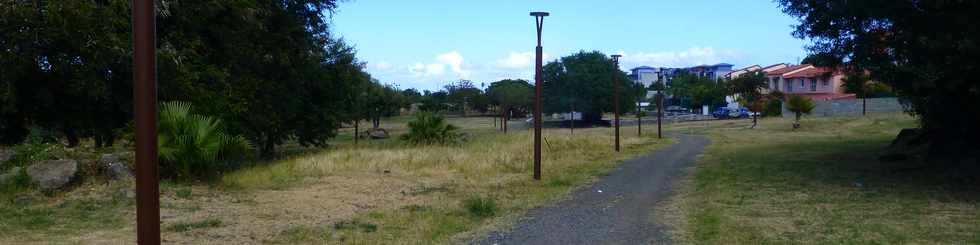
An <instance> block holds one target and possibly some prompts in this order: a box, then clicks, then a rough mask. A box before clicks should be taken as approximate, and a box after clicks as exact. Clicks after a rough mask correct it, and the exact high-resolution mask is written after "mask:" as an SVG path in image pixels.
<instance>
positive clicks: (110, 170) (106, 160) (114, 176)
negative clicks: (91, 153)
mask: <svg viewBox="0 0 980 245" xmlns="http://www.w3.org/2000/svg"><path fill="white" fill-rule="evenodd" d="M99 166H102V167H104V168H105V175H106V177H107V178H109V180H129V179H133V172H132V171H130V169H129V166H127V165H126V162H124V161H123V160H121V159H120V158H119V155H116V154H102V156H101V157H99Z"/></svg>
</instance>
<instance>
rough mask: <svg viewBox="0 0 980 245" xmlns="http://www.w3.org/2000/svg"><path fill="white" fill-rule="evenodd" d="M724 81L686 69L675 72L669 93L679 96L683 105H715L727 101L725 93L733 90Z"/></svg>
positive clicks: (693, 106) (692, 106)
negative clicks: (698, 74)
mask: <svg viewBox="0 0 980 245" xmlns="http://www.w3.org/2000/svg"><path fill="white" fill-rule="evenodd" d="M726 85H727V84H726V83H724V82H723V81H719V80H713V79H710V78H706V77H699V76H697V75H696V74H691V73H688V72H684V71H679V72H677V73H675V75H674V79H673V80H672V82H671V86H670V87H668V88H667V93H669V94H672V95H674V96H675V97H678V98H679V99H680V100H681V105H682V106H685V107H690V108H695V107H700V106H702V105H707V106H709V107H715V106H718V105H723V104H724V103H725V95H728V94H729V93H730V92H731V91H730V89H729V88H728V87H727V86H726Z"/></svg>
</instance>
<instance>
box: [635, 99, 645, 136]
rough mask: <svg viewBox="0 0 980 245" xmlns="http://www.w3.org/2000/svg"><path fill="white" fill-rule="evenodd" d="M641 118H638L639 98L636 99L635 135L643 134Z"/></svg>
mask: <svg viewBox="0 0 980 245" xmlns="http://www.w3.org/2000/svg"><path fill="white" fill-rule="evenodd" d="M642 125H643V119H642V118H640V100H639V99H637V100H636V136H643V126H642Z"/></svg>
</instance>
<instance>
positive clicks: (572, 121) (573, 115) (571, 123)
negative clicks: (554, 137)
mask: <svg viewBox="0 0 980 245" xmlns="http://www.w3.org/2000/svg"><path fill="white" fill-rule="evenodd" d="M571 107H572V112H569V114H570V116H571V118H572V120H571V121H570V122H569V127H568V130H569V131H570V132H568V134H575V103H572V106H571Z"/></svg>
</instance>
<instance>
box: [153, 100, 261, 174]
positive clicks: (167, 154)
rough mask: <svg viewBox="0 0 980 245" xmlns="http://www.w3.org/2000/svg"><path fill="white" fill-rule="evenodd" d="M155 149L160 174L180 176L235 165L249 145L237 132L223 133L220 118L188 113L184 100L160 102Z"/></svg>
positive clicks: (208, 171) (209, 171)
mask: <svg viewBox="0 0 980 245" xmlns="http://www.w3.org/2000/svg"><path fill="white" fill-rule="evenodd" d="M157 132H158V140H157V149H158V151H159V156H160V167H161V176H163V177H170V178H176V179H181V180H187V179H201V178H206V177H212V176H214V175H215V174H217V173H219V172H220V171H223V170H227V169H230V168H233V167H236V166H235V163H237V162H239V161H240V160H242V159H243V156H244V155H245V154H246V153H247V151H248V149H250V148H251V144H250V143H249V142H248V140H246V139H245V137H243V136H241V135H229V134H225V133H224V131H223V128H222V125H221V120H218V119H214V118H212V117H209V116H202V115H194V114H191V106H190V104H188V103H185V102H178V101H172V102H164V103H162V104H161V105H160V119H159V125H158V128H157Z"/></svg>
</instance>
